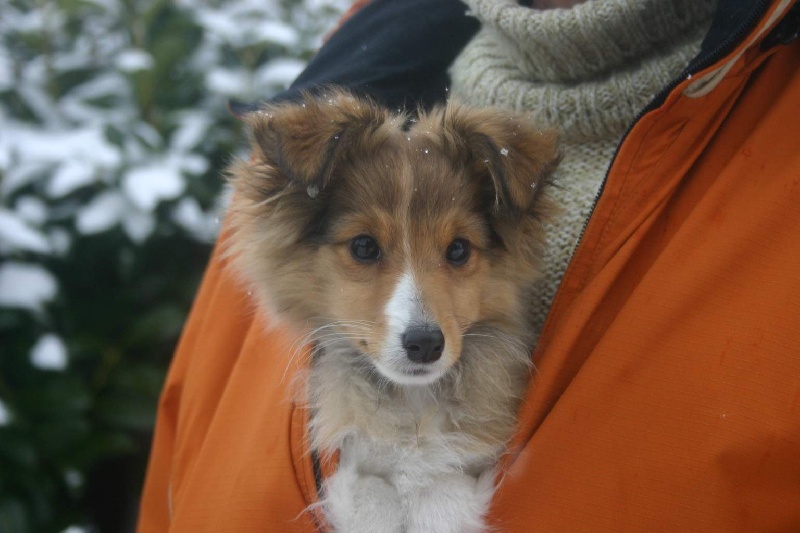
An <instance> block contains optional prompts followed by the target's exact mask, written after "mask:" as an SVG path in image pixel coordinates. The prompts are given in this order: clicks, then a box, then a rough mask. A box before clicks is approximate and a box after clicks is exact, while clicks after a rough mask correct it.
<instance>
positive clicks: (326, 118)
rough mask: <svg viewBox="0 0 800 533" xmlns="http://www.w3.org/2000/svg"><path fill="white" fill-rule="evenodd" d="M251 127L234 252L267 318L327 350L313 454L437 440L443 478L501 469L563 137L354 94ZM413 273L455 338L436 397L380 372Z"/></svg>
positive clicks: (270, 112)
mask: <svg viewBox="0 0 800 533" xmlns="http://www.w3.org/2000/svg"><path fill="white" fill-rule="evenodd" d="M248 125H249V126H250V128H251V131H252V138H253V145H252V146H253V156H252V158H251V159H250V160H249V161H247V162H240V163H237V164H236V165H235V166H234V167H233V168H232V169H231V173H230V174H231V182H232V183H233V186H234V188H235V195H234V199H233V204H232V207H231V221H232V227H233V234H232V236H231V239H230V243H231V244H230V250H229V253H230V256H231V260H232V263H233V265H234V268H235V269H236V271H237V272H238V273H239V274H240V275H241V277H242V279H243V280H244V282H245V283H246V284H247V285H248V287H249V288H250V289H251V290H253V291H254V293H255V294H256V295H257V298H258V300H259V303H260V307H261V309H263V310H264V311H265V312H267V313H268V314H269V315H270V316H271V317H272V318H273V320H281V321H283V322H285V323H288V324H290V325H291V326H293V327H295V328H296V329H298V330H300V331H303V332H311V334H310V335H309V339H310V340H311V341H316V343H317V349H316V351H315V358H314V362H313V364H312V370H311V377H310V379H309V383H308V387H309V391H308V400H309V402H310V405H311V407H312V410H313V411H312V412H313V415H312V422H311V424H312V427H311V433H312V445H313V448H314V449H316V450H318V451H320V452H332V451H334V450H336V449H337V448H339V447H341V446H342V443H343V442H344V440H345V439H347V438H349V437H352V436H353V435H358V436H360V438H364V439H366V440H367V441H369V442H387V443H391V444H392V446H400V447H403V446H405V447H407V448H408V449H409V450H421V449H425V446H426V444H425V443H426V442H428V441H427V440H426V439H428V440H429V441H430V443H431V444H430V446H431V448H429V449H426V450H427V451H426V453H428V454H434V453H440V452H441V455H442V461H441V462H442V465H441V467H442V468H443V469H444V470H443V471H445V470H447V468H451V467H453V468H460V469H462V470H470V471H475V472H478V471H480V470H481V469H483V468H486V467H487V466H489V465H491V464H493V463H494V461H495V460H496V458H497V455H498V453H501V452H502V448H503V445H504V443H505V442H506V441H507V439H508V438H509V437H510V435H511V432H512V431H513V427H514V420H515V415H516V409H517V406H518V403H519V400H520V398H521V396H522V394H523V392H524V390H525V387H526V384H527V381H528V377H529V354H530V350H531V344H532V337H531V334H530V330H529V328H528V325H527V320H526V318H527V314H528V313H527V311H526V306H527V305H529V302H527V301H526V299H525V296H526V294H527V290H528V288H529V287H530V285H531V283H532V282H533V281H534V280H535V279H536V277H537V275H538V262H539V260H540V257H541V249H542V244H543V243H542V239H543V235H542V221H543V220H544V219H546V218H547V217H548V216H549V215H550V213H551V210H552V209H551V206H550V204H549V202H548V200H547V198H546V190H545V189H546V184H547V179H548V177H549V175H550V173H551V172H552V170H553V169H554V168H555V166H556V164H557V162H558V153H557V149H556V137H555V135H554V134H553V133H552V132H548V131H541V130H539V129H538V128H536V126H535V125H533V124H531V123H530V122H529V121H528V120H527V119H526V118H525V117H523V116H519V115H513V114H509V113H508V112H505V111H499V110H475V109H470V108H467V107H463V106H459V105H454V104H451V105H449V106H447V107H444V108H437V109H435V110H433V111H431V112H429V113H423V114H421V115H420V116H418V117H416V119H413V120H411V119H408V118H407V117H406V116H405V115H398V114H392V113H390V112H388V111H386V110H384V109H382V108H381V107H379V106H378V105H376V104H375V103H373V102H371V101H369V100H366V99H361V98H356V97H354V96H352V95H350V94H347V93H345V92H341V91H331V92H330V94H328V95H323V96H317V97H312V96H306V97H305V98H304V100H303V102H302V103H299V104H294V103H293V104H280V105H276V106H272V107H267V108H265V109H263V110H262V111H261V112H258V113H255V114H253V115H251V116H250V117H249V118H248ZM359 235H370V236H372V237H373V238H375V239H376V241H377V242H378V243H379V245H380V248H381V254H382V255H381V258H380V260H379V261H378V262H376V263H375V264H363V263H360V262H358V261H356V260H354V259H353V257H352V256H351V253H350V242H351V240H352V239H353V238H354V237H356V236H359ZM456 238H460V239H466V240H468V241H469V242H470V244H471V250H472V254H471V256H470V259H469V261H468V262H467V263H466V264H464V265H462V266H455V265H452V264H450V263H448V262H447V261H446V260H445V252H446V250H447V248H448V246H449V245H450V243H452V242H453V241H454V239H456ZM404 272H410V273H411V274H412V275H413V278H414V280H415V283H416V286H417V288H418V290H419V292H420V295H421V296H420V298H421V300H422V302H421V305H422V306H423V307H424V309H425V313H426V315H428V316H430V317H431V320H432V321H433V322H435V323H436V324H438V326H439V327H440V329H441V330H442V332H443V334H444V337H445V352H444V355H443V360H444V359H446V361H445V362H446V364H447V369H448V370H447V372H446V373H445V374H444V375H443V376H442V377H441V379H439V380H438V381H436V382H435V383H432V384H430V385H425V386H406V385H401V384H397V383H393V382H392V381H391V380H389V379H387V378H386V377H384V376H382V375H381V374H380V373H379V372H378V371H376V369H375V367H374V366H373V364H372V363H374V362H375V361H377V359H379V358H380V357H381V354H382V353H383V351H384V350H385V349H386V345H387V342H388V341H387V338H386V337H387V335H388V334H387V331H388V326H387V323H386V315H385V313H384V309H385V308H386V305H387V302H388V300H389V298H390V297H391V295H392V291H393V290H394V288H395V287H396V286H397V284H398V279H399V278H400V276H402V275H403V273H404ZM432 450H433V451H432ZM436 450H438V451H436ZM409 453H411V452H409ZM412 455H413V454H412ZM451 462H455V463H457V464H455V465H451V464H449V463H451ZM436 468H438V467H436ZM387 475H388V474H387Z"/></svg>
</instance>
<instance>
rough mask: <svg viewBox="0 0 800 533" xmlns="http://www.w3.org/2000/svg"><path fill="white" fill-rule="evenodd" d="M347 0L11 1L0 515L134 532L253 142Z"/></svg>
mask: <svg viewBox="0 0 800 533" xmlns="http://www.w3.org/2000/svg"><path fill="white" fill-rule="evenodd" d="M346 3H347V0H295V1H289V0H229V1H222V0H219V1H214V0H202V1H192V0H182V1H181V0H178V1H168V0H54V1H53V0H50V1H45V0H38V1H34V0H4V1H3V2H2V7H0V339H1V340H0V531H2V532H18V531H19V532H27V531H46V532H50V531H69V532H70V533H74V532H79V531H113V532H117V531H126V530H130V529H132V527H133V524H134V522H135V513H136V505H137V498H138V494H139V491H140V490H141V483H142V475H143V471H144V465H145V461H146V457H147V452H148V446H149V442H150V438H151V431H152V427H153V423H154V416H155V409H156V403H157V400H158V394H159V391H160V388H161V385H162V383H163V379H164V374H165V371H166V367H167V365H168V363H169V359H170V355H171V353H172V351H173V349H174V347H175V343H176V340H177V337H178V335H179V332H180V329H181V327H182V324H183V321H184V319H185V316H186V313H187V311H188V308H189V305H190V303H191V300H192V297H193V295H194V292H195V289H196V286H197V283H198V281H199V278H200V276H201V274H202V271H203V269H204V266H205V262H206V260H207V257H208V254H209V251H210V246H211V243H212V242H213V239H214V237H215V234H216V231H217V228H218V216H219V210H220V206H219V201H218V198H219V197H220V191H221V186H222V180H221V178H220V170H221V168H222V167H224V166H225V165H226V164H227V162H228V161H229V159H230V158H231V156H232V154H234V153H236V152H237V151H240V150H241V149H242V147H243V146H244V142H243V134H242V132H241V131H240V130H239V129H238V124H237V122H236V121H235V120H234V119H233V118H232V117H231V116H230V115H229V113H228V112H227V110H226V102H227V99H228V98H231V97H233V98H237V99H240V100H244V101H249V100H256V99H263V98H268V97H269V96H271V95H272V94H274V93H276V92H277V91H279V90H281V89H282V88H284V87H285V86H286V85H287V84H288V83H289V82H290V81H291V80H292V79H293V78H294V77H295V76H296V75H297V74H298V73H299V71H300V70H301V69H302V67H303V65H304V62H305V61H306V60H307V59H308V58H309V57H310V55H311V54H312V53H313V51H314V50H315V49H316V48H317V46H318V44H319V39H320V37H319V36H320V35H322V34H323V33H324V32H325V31H327V30H328V29H330V27H331V26H332V25H333V23H334V21H335V19H336V18H337V17H338V15H339V14H340V13H341V11H342V9H343V8H344V7H346V6H345V5H343V4H346Z"/></svg>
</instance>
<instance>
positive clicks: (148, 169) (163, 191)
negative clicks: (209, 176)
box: [122, 162, 185, 211]
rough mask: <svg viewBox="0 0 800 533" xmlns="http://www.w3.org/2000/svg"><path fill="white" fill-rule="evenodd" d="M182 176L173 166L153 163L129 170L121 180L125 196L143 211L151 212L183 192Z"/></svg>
mask: <svg viewBox="0 0 800 533" xmlns="http://www.w3.org/2000/svg"><path fill="white" fill-rule="evenodd" d="M184 186H185V183H184V179H183V176H181V174H180V171H179V170H178V169H177V168H176V167H175V166H174V165H169V164H165V163H164V162H161V163H160V164H159V162H155V163H153V164H151V165H148V166H143V167H138V168H134V169H132V170H129V171H128V172H127V173H126V174H125V177H124V178H123V180H122V187H123V190H124V191H125V194H126V195H127V196H128V198H129V199H130V200H131V202H133V204H134V205H135V206H136V207H138V208H139V209H142V210H144V211H152V210H153V209H155V207H156V206H157V205H158V204H159V202H161V201H162V200H171V199H173V198H176V197H177V196H178V195H180V194H181V193H182V192H183V188H184Z"/></svg>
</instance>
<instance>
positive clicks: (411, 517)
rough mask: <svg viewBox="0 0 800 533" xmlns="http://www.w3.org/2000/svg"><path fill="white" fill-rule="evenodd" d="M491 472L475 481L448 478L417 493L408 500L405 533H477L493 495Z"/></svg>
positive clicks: (466, 477) (459, 476) (461, 476)
mask: <svg viewBox="0 0 800 533" xmlns="http://www.w3.org/2000/svg"><path fill="white" fill-rule="evenodd" d="M494 474H495V472H494V469H489V470H487V471H486V472H484V473H482V474H481V475H480V476H479V477H478V478H477V479H476V478H474V477H472V476H469V475H466V474H448V475H443V476H439V477H437V478H435V480H434V482H433V483H432V484H430V485H428V486H427V487H425V488H424V489H421V490H419V491H418V492H416V493H415V494H413V495H412V497H411V498H410V500H409V508H408V529H407V531H408V533H429V532H432V531H435V532H436V533H479V532H483V531H486V524H485V522H484V516H485V515H486V513H487V511H488V510H489V504H490V503H491V501H492V494H493V493H494V477H495V476H494Z"/></svg>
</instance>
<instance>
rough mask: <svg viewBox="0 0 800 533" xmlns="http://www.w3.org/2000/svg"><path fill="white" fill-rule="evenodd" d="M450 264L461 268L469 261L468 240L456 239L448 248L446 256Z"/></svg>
mask: <svg viewBox="0 0 800 533" xmlns="http://www.w3.org/2000/svg"><path fill="white" fill-rule="evenodd" d="M444 257H445V259H447V261H448V262H450V264H452V265H455V266H461V265H463V264H464V263H466V262H467V261H469V241H468V240H466V239H456V240H454V241H453V242H451V243H450V246H448V247H447V251H446V252H445V254H444Z"/></svg>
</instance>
